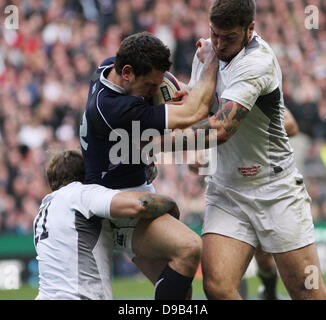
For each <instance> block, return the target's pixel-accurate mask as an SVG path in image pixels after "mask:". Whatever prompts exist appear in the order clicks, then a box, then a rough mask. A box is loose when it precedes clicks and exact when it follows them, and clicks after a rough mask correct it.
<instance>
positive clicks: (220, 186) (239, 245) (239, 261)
mask: <svg viewBox="0 0 326 320" xmlns="http://www.w3.org/2000/svg"><path fill="white" fill-rule="evenodd" d="M255 7H256V6H255V1H254V0H228V1H223V0H215V1H214V3H213V5H212V7H211V9H210V31H211V37H210V40H211V46H212V48H213V50H214V51H215V53H216V55H217V57H218V58H219V60H220V70H219V73H218V83H217V95H218V98H219V99H218V109H217V113H216V114H215V115H214V116H212V117H210V118H208V119H207V120H205V121H202V122H201V123H199V124H197V125H194V126H193V127H192V130H190V131H191V134H189V139H190V137H193V131H194V132H197V130H199V129H205V132H206V133H207V139H212V140H214V141H215V142H217V145H218V147H217V148H215V149H214V150H215V152H216V153H217V157H216V159H217V160H216V171H215V174H214V175H213V176H212V177H211V178H210V179H209V182H208V187H207V190H206V211H205V218H204V225H203V231H202V233H203V236H202V238H203V259H202V267H203V279H204V290H205V293H206V295H207V297H208V298H209V299H239V298H240V296H239V293H238V286H239V283H240V280H241V278H242V276H243V274H244V273H245V271H246V269H247V267H248V264H249V262H250V260H251V259H252V257H253V255H254V252H255V248H256V247H257V245H258V244H259V243H260V244H261V247H262V249H263V251H265V252H269V253H272V254H273V256H274V259H275V262H276V264H277V267H278V269H279V272H280V275H281V278H282V280H283V282H284V284H285V286H286V288H287V290H288V292H289V294H290V296H291V298H292V299H326V289H325V285H324V283H323V279H322V277H321V270H320V263H319V259H318V255H317V251H316V246H315V244H314V241H315V239H314V227H313V221H312V216H311V212H310V201H311V199H310V197H309V195H308V193H307V191H306V188H305V185H304V183H303V177H302V175H301V174H300V173H299V172H298V170H297V169H296V166H295V161H294V155H293V150H292V148H291V146H290V144H289V142H288V137H287V135H286V132H285V129H284V116H283V114H284V110H285V106H284V103H283V95H282V74H281V70H280V66H279V64H278V61H277V58H276V56H275V54H274V53H273V51H272V49H271V48H270V46H269V45H268V44H267V43H266V42H265V41H264V40H262V39H261V38H260V36H259V35H258V34H257V33H256V32H255V31H254V26H255V21H254V19H255ZM201 72H202V64H201V62H200V61H199V60H198V57H196V56H195V58H194V62H193V69H192V76H191V81H190V83H189V86H190V87H192V86H193V85H194V84H195V83H196V82H197V81H198V79H199V77H200V74H201ZM209 133H210V135H209ZM187 140H188V139H187V138H185V139H184V141H185V145H184V148H187V146H188V145H191V144H188V142H189V141H187ZM207 146H208V143H207ZM312 266H313V270H315V274H314V276H315V279H316V281H317V282H318V283H317V284H316V283H315V285H314V286H311V285H309V284H308V285H307V281H306V280H307V276H308V275H309V272H308V274H307V270H311V267H312ZM316 281H315V282H316Z"/></svg>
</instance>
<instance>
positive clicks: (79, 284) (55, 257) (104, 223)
mask: <svg viewBox="0 0 326 320" xmlns="http://www.w3.org/2000/svg"><path fill="white" fill-rule="evenodd" d="M117 193H119V191H118V190H112V189H108V188H105V187H103V186H99V185H84V184H82V183H80V182H73V183H70V184H69V185H67V186H64V187H62V188H60V189H59V190H57V191H54V192H52V193H51V194H48V195H47V196H46V197H44V199H43V201H42V203H41V206H40V210H39V213H38V215H37V216H36V217H35V219H34V245H35V248H36V252H37V260H38V265H39V277H40V284H39V293H40V295H42V296H43V295H45V296H46V297H48V298H49V299H55V300H59V299H60V300H61V299H65V300H76V299H112V288H111V263H112V252H113V239H112V232H111V227H110V221H109V219H103V218H109V217H110V205H111V200H112V198H113V196H114V195H115V194H117Z"/></svg>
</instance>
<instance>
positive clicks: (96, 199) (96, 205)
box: [74, 184, 121, 219]
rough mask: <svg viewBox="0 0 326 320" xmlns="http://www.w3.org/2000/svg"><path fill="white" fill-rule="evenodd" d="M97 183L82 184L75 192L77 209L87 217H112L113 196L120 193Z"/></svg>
mask: <svg viewBox="0 0 326 320" xmlns="http://www.w3.org/2000/svg"><path fill="white" fill-rule="evenodd" d="M120 192H121V191H119V190H112V189H109V188H105V187H103V186H100V185H97V184H80V189H79V192H75V193H74V196H75V201H74V202H75V204H74V205H75V209H77V210H78V211H79V212H80V213H82V214H83V215H84V216H85V217H86V218H87V219H89V218H91V217H92V216H98V217H101V218H111V212H110V208H111V202H112V199H113V197H114V196H115V195H116V194H118V193H120Z"/></svg>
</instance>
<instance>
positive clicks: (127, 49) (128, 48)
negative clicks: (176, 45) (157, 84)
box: [114, 32, 172, 77]
mask: <svg viewBox="0 0 326 320" xmlns="http://www.w3.org/2000/svg"><path fill="white" fill-rule="evenodd" d="M170 55H171V53H170V49H169V48H168V47H167V46H166V45H164V43H163V42H162V41H161V40H160V39H158V38H157V37H154V36H153V35H152V34H151V33H149V32H140V33H136V34H133V35H131V36H129V37H127V38H125V39H124V40H123V41H122V42H121V45H120V48H119V50H118V52H117V55H116V58H115V65H114V67H115V70H116V72H117V73H118V74H119V75H121V73H122V69H123V67H124V66H125V65H127V64H129V65H131V66H132V67H133V72H134V74H135V76H136V77H137V76H141V75H146V74H148V73H150V72H151V71H152V69H153V68H154V69H156V70H160V71H162V72H165V71H168V70H169V69H170V67H171V64H172V63H171V61H170Z"/></svg>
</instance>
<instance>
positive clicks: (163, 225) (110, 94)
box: [80, 32, 218, 299]
mask: <svg viewBox="0 0 326 320" xmlns="http://www.w3.org/2000/svg"><path fill="white" fill-rule="evenodd" d="M169 59H170V51H169V49H168V48H167V47H166V46H165V45H164V44H163V43H162V42H161V41H160V40H159V39H158V38H156V37H154V36H153V35H151V34H149V33H147V32H144V33H138V34H135V35H132V36H129V37H128V38H126V39H124V40H123V41H122V43H121V46H120V49H119V50H118V52H117V55H116V57H112V58H108V59H106V60H105V61H104V62H102V63H101V65H100V66H99V67H98V68H97V70H96V71H95V73H94V75H93V77H92V79H91V83H90V91H89V96H88V101H87V106H86V110H85V112H84V114H83V118H82V121H81V126H80V142H81V147H82V152H83V157H84V162H85V170H86V183H91V184H100V185H103V186H106V187H109V188H111V189H119V190H121V191H144V192H155V189H154V187H153V186H152V184H151V183H150V182H151V181H148V179H147V176H146V170H145V169H146V163H143V162H142V161H139V162H136V163H135V162H133V161H132V160H133V154H132V150H133V145H132V141H133V140H134V138H135V134H134V132H133V125H135V124H136V125H137V126H138V128H139V136H140V135H141V134H142V133H143V132H144V131H145V130H146V129H156V130H157V131H158V132H159V133H160V134H163V133H164V129H175V128H186V127H188V126H190V125H191V124H193V123H195V122H198V121H200V120H202V119H203V118H205V117H206V116H207V115H208V112H209V110H210V108H211V105H212V103H213V101H214V95H215V88H216V77H217V70H218V60H217V58H216V56H215V55H214V54H211V55H209V56H208V57H207V59H206V61H205V67H204V72H203V73H202V77H201V79H200V80H199V81H198V83H197V85H196V86H195V87H194V88H193V89H192V91H191V93H190V95H189V96H188V97H187V98H186V99H185V100H184V101H183V102H182V103H180V104H179V105H173V104H165V105H164V104H162V105H158V106H152V105H151V104H150V103H149V102H148V101H149V100H150V98H151V97H153V96H154V95H155V94H156V93H157V92H158V88H159V85H160V84H161V82H162V80H163V76H164V72H165V71H167V70H169V68H170V66H171V62H170V60H169ZM121 129H123V130H124V131H123V132H126V133H127V134H128V136H129V140H128V142H127V146H126V145H125V144H124V145H123V148H122V149H124V150H129V152H127V154H126V153H124V154H122V153H123V151H124V150H121V154H119V155H120V156H121V158H122V160H125V157H127V158H128V156H129V159H128V160H129V163H128V161H127V162H126V161H121V162H120V163H116V162H115V161H112V160H113V159H112V150H114V148H115V145H116V144H117V143H119V142H121V141H122V136H121ZM120 138H121V140H119V139H120ZM136 138H137V137H136ZM138 138H139V137H138ZM110 152H111V153H110ZM113 227H114V228H116V231H117V232H118V234H119V236H118V237H117V239H119V241H118V243H117V244H116V245H118V246H120V247H121V248H122V249H124V250H126V252H128V253H129V255H130V257H131V258H132V260H133V261H134V263H135V264H136V265H137V266H138V267H139V269H140V270H141V271H142V272H143V273H144V274H145V275H146V276H147V277H148V278H149V279H150V280H151V281H152V282H153V283H154V284H155V299H185V298H186V297H189V292H190V291H191V283H192V280H193V276H194V274H195V272H196V270H197V268H198V265H199V261H200V256H201V239H200V237H199V236H197V234H195V233H194V232H193V231H192V230H190V229H189V228H188V227H187V226H185V225H184V224H183V223H181V222H180V221H178V220H177V219H176V218H174V217H173V216H172V215H169V214H165V215H163V216H161V217H158V218H157V219H155V220H149V219H147V220H145V219H140V218H132V219H120V220H119V221H116V222H115V223H114V224H113Z"/></svg>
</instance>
